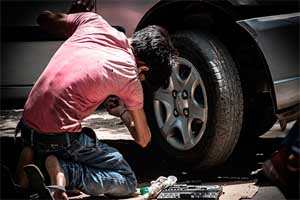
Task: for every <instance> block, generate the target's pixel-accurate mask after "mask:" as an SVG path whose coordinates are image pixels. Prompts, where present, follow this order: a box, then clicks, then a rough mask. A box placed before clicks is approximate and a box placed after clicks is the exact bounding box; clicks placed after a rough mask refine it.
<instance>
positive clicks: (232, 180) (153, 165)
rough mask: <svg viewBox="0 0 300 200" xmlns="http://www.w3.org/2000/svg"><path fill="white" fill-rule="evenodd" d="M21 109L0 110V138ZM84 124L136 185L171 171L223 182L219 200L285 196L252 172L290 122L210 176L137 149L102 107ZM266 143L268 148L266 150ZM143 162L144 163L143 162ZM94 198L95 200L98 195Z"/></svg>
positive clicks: (278, 199) (7, 134) (271, 199)
mask: <svg viewBox="0 0 300 200" xmlns="http://www.w3.org/2000/svg"><path fill="white" fill-rule="evenodd" d="M22 112H23V110H1V115H0V133H1V134H0V138H6V137H8V138H10V137H12V136H13V134H14V129H15V127H16V125H17V122H18V120H19V119H20V118H21V116H22ZM83 126H87V127H91V128H93V129H94V130H95V132H96V134H97V137H98V138H99V139H100V140H104V141H106V142H108V143H109V144H111V145H113V146H115V147H117V148H119V150H120V151H121V153H122V154H123V155H124V157H125V158H126V159H127V160H128V162H129V164H130V165H132V167H133V169H134V170H135V171H136V173H137V177H138V182H139V187H142V186H145V185H149V182H150V181H151V180H153V179H156V178H157V177H159V176H168V175H172V174H174V175H176V176H177V177H178V179H179V180H180V181H186V180H198V179H201V180H202V181H203V184H218V185H222V186H223V193H222V195H221V196H220V199H222V200H238V199H254V200H260V199H262V200H284V199H286V198H285V197H284V195H283V194H282V193H281V192H280V190H278V189H277V187H276V186H274V185H272V184H271V183H268V182H267V184H266V182H264V183H263V184H260V183H259V182H260V181H259V180H258V179H259V178H258V177H257V176H254V175H253V174H256V172H257V171H258V170H259V168H260V166H261V163H262V162H263V161H264V160H265V159H266V158H268V157H269V155H270V154H271V153H272V151H273V150H274V149H276V146H277V145H278V143H279V142H280V140H281V139H282V138H283V137H284V136H285V135H286V133H287V131H288V130H289V129H290V127H291V126H292V124H291V123H290V124H289V125H288V128H287V129H286V130H285V131H281V130H280V127H279V125H278V124H275V125H274V127H273V128H272V129H271V130H270V131H269V132H267V133H266V134H265V135H263V136H262V137H261V138H260V139H259V140H257V141H254V142H255V145H254V144H252V143H249V144H243V145H242V146H243V147H237V148H240V149H244V150H245V149H247V150H246V152H247V153H246V154H245V155H243V153H237V156H236V158H232V159H230V160H229V161H228V163H229V164H227V166H225V167H224V168H223V169H221V170H220V171H218V172H209V173H208V174H209V175H208V174H205V175H204V174H201V172H197V171H196V172H195V171H193V172H190V171H182V170H179V169H177V167H176V166H174V165H172V166H170V165H169V163H168V162H167V161H165V160H164V159H157V158H156V157H157V156H155V155H150V154H151V151H148V150H147V149H146V150H144V149H140V148H139V147H137V146H136V145H135V144H134V142H133V141H132V140H133V139H132V137H131V136H130V134H129V132H128V130H127V129H126V127H125V126H124V125H123V124H122V123H121V120H120V119H118V118H116V117H113V116H111V115H109V114H108V113H106V112H105V111H103V110H97V111H96V112H95V113H94V114H93V115H91V116H90V117H88V118H86V119H85V120H84V122H83ZM270 140H271V141H270ZM269 142H271V143H269ZM267 144H268V145H267ZM270 144H271V145H270ZM269 146H270V149H268V147H269ZM249 147H250V148H251V149H252V150H251V151H249V149H250V148H249ZM253 148H254V150H253ZM255 148H257V149H255ZM149 152H150V154H149ZM249 152H250V153H249ZM253 152H254V153H253ZM261 152H263V153H261ZM2 154H3V152H2ZM248 154H249V155H250V157H248V158H249V159H248V158H247V159H246V158H245V157H247V156H248ZM262 154H263V155H262ZM243 159H244V160H243ZM237 160H238V161H237ZM147 161H148V162H147ZM240 161H241V162H240ZM143 162H145V163H147V164H145V163H144V164H143ZM149 162H150V164H149ZM232 163H233V164H232ZM250 166H251V167H250ZM82 198H83V199H95V198H91V197H88V196H87V195H84V194H81V195H79V196H74V197H71V199H82ZM99 198H105V197H99ZM96 199H98V197H97V198H96ZM131 199H141V196H136V197H133V198H131Z"/></svg>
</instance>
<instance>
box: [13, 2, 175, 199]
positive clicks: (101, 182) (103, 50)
mask: <svg viewBox="0 0 300 200" xmlns="http://www.w3.org/2000/svg"><path fill="white" fill-rule="evenodd" d="M87 2H88V1H84V2H83V3H82V2H81V5H76V6H77V7H80V6H81V7H84V8H87V7H88V6H89V5H88V4H87ZM79 3H80V2H79ZM77 4H78V2H77ZM71 10H73V11H74V9H71ZM75 10H76V9H75ZM77 10H78V9H77ZM83 10H84V11H87V10H85V9H83ZM79 11H82V9H81V10H80V9H79ZM37 22H38V24H39V25H40V26H41V28H42V29H44V30H46V31H48V32H50V33H53V34H57V35H64V36H67V37H68V39H67V40H66V41H65V42H64V43H63V44H62V45H61V47H60V48H59V49H58V50H57V51H56V53H55V54H54V55H53V57H52V59H51V60H50V62H49V63H48V65H47V67H46V68H45V70H44V71H43V72H42V74H41V75H40V77H39V78H38V80H37V81H36V83H35V85H34V86H33V88H32V90H31V92H30V94H29V97H28V99H27V101H26V104H25V106H24V113H23V117H22V119H21V120H20V123H19V124H18V127H17V129H20V130H21V136H22V139H23V141H24V145H25V146H24V149H23V151H22V153H21V156H20V159H19V164H18V167H17V172H16V180H17V182H18V183H19V184H20V185H22V186H23V187H28V184H29V183H28V180H27V178H26V176H25V174H24V170H23V166H24V165H27V164H30V163H33V162H34V161H35V162H36V161H40V162H44V165H45V167H46V169H47V172H48V174H49V176H50V180H51V184H52V185H60V186H65V187H68V188H70V189H72V188H76V189H79V190H81V191H82V192H84V193H86V194H89V195H93V196H95V195H99V194H108V195H112V196H125V195H130V194H131V193H133V192H135V190H136V185H137V181H136V177H135V175H134V172H133V171H132V169H131V168H130V166H129V165H128V163H127V162H126V161H125V160H124V158H123V157H122V155H121V154H120V153H119V152H118V151H117V150H116V149H115V148H112V147H110V146H108V145H107V144H105V143H103V142H100V141H99V140H98V139H97V137H96V135H95V133H94V131H93V130H92V129H90V128H82V127H81V122H82V120H83V119H84V118H86V117H87V116H89V115H91V114H92V113H93V111H95V109H96V108H97V107H98V106H99V105H100V104H101V103H102V102H104V100H105V99H107V98H108V97H109V96H111V95H114V96H117V97H118V98H119V99H120V101H119V103H120V104H122V106H121V107H120V106H119V105H115V106H109V107H107V109H108V111H109V112H110V113H111V114H113V115H116V116H120V117H121V119H122V120H123V121H124V123H125V124H126V125H127V127H128V128H129V130H130V133H131V135H132V136H133V138H134V140H135V142H136V143H138V144H139V145H140V146H142V147H146V146H147V144H148V143H149V141H150V139H151V133H150V130H149V128H148V125H147V121H146V117H145V113H144V110H143V88H142V83H141V82H145V81H146V82H147V84H146V85H151V86H154V87H155V88H158V87H159V86H160V85H162V84H163V82H164V81H165V80H167V79H168V78H169V76H170V75H171V70H172V67H173V66H174V65H175V64H176V55H177V52H176V50H175V48H174V47H173V46H172V43H171V40H170V38H169V36H168V33H167V31H166V30H165V29H163V28H162V27H159V26H156V25H151V26H147V27H145V28H144V29H142V30H139V31H137V32H135V33H134V34H133V37H132V40H129V39H128V38H126V36H125V34H123V33H122V32H119V31H118V30H116V29H115V28H113V27H112V26H110V25H109V24H108V23H107V22H106V21H105V20H104V19H103V18H102V17H101V16H100V15H98V14H95V13H93V12H77V13H70V14H63V13H52V12H50V11H45V12H43V13H41V15H40V16H39V17H38V19H37ZM109 102H111V99H110V100H109ZM123 104H124V106H123ZM108 105H110V103H109V104H108ZM52 194H53V195H54V197H55V198H57V199H59V198H63V199H67V198H68V197H67V194H66V193H65V192H59V191H56V190H53V191H52Z"/></svg>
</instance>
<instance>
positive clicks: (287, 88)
mask: <svg viewBox="0 0 300 200" xmlns="http://www.w3.org/2000/svg"><path fill="white" fill-rule="evenodd" d="M299 20H300V13H292V14H284V15H275V16H268V17H260V18H252V19H246V20H240V21H237V23H238V24H239V25H240V26H242V27H243V28H244V29H246V30H247V31H248V32H249V34H250V35H251V36H252V37H253V38H254V40H255V41H256V43H257V45H258V47H259V48H260V50H261V52H262V54H263V56H264V58H265V61H266V63H267V65H268V67H269V72H270V75H271V78H272V81H273V85H274V90H275V96H276V105H277V110H280V109H283V108H287V107H289V106H292V105H295V104H298V103H300V93H299V85H300V75H299ZM274 41H276V42H274Z"/></svg>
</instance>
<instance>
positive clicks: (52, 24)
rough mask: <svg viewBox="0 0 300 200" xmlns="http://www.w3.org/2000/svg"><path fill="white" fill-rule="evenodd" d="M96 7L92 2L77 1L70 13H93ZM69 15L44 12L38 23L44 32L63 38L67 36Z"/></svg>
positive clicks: (88, 0) (86, 0)
mask: <svg viewBox="0 0 300 200" xmlns="http://www.w3.org/2000/svg"><path fill="white" fill-rule="evenodd" d="M93 7H94V2H93V1H90V0H78V1H75V2H74V3H73V4H72V5H71V8H70V10H69V12H68V14H71V13H79V12H88V11H91V10H92V9H93ZM67 16H68V15H67V14H65V13H53V12H51V11H43V12H42V13H41V14H40V15H39V16H38V18H37V23H38V24H39V25H40V27H41V28H42V30H44V31H46V32H48V33H51V34H54V35H57V36H61V37H65V36H67Z"/></svg>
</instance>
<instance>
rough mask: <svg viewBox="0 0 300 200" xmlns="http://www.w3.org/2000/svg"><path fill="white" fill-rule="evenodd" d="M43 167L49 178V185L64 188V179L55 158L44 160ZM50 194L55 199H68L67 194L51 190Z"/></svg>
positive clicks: (50, 157) (52, 156) (51, 156)
mask: <svg viewBox="0 0 300 200" xmlns="http://www.w3.org/2000/svg"><path fill="white" fill-rule="evenodd" d="M45 167H46V169H47V172H48V174H49V176H50V180H51V185H58V186H62V187H65V186H66V178H65V175H64V172H63V169H62V168H61V166H60V164H59V161H58V159H57V158H56V156H54V155H50V156H48V157H47V158H46V160H45ZM51 194H52V195H53V197H54V198H55V199H63V200H67V199H68V195H67V193H66V192H64V191H61V190H56V189H54V190H51Z"/></svg>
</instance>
